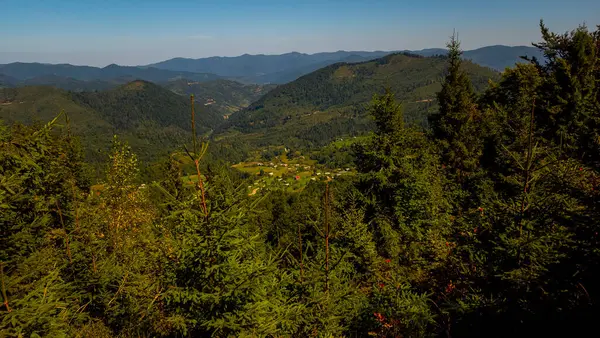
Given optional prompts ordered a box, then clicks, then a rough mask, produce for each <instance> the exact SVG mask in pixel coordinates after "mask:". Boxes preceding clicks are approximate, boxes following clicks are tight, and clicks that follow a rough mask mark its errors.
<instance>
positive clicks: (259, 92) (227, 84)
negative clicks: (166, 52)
mask: <svg viewBox="0 0 600 338" xmlns="http://www.w3.org/2000/svg"><path fill="white" fill-rule="evenodd" d="M161 85H162V86H163V87H165V88H168V89H170V90H172V91H173V92H175V93H177V94H181V95H185V96H189V95H190V94H193V95H194V96H195V98H196V101H198V102H199V103H200V104H202V105H205V106H211V107H212V108H214V109H216V110H218V111H219V112H222V114H223V115H229V114H231V113H233V112H235V111H238V110H240V109H243V108H246V107H247V106H248V105H250V104H251V103H252V102H254V101H256V100H258V99H259V98H260V97H261V96H263V95H265V94H266V93H267V92H269V91H270V90H271V89H273V88H275V87H276V86H275V85H254V84H242V83H239V82H236V81H231V80H215V81H209V82H197V81H190V80H185V79H183V80H175V81H169V82H165V83H161Z"/></svg>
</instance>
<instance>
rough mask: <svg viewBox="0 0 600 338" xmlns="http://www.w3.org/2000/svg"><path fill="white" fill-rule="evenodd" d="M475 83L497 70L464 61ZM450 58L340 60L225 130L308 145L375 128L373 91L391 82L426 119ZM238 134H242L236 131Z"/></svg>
mask: <svg viewBox="0 0 600 338" xmlns="http://www.w3.org/2000/svg"><path fill="white" fill-rule="evenodd" d="M465 67H466V69H467V72H468V74H469V76H470V78H471V79H472V80H473V83H474V86H475V88H477V89H478V90H482V89H483V88H485V86H487V83H488V80H490V79H496V78H498V76H499V74H497V73H496V72H494V71H492V70H489V69H486V68H482V67H479V66H477V65H475V64H472V63H469V62H465ZM444 68H445V59H444V58H442V57H430V58H425V57H420V56H417V55H411V54H394V55H390V56H386V57H384V58H381V59H377V60H373V61H368V62H363V63H357V64H345V63H339V64H335V65H331V66H328V67H325V68H323V69H320V70H318V71H316V72H313V73H311V74H309V75H306V76H303V77H301V78H300V79H298V80H296V81H294V82H292V83H289V84H286V85H282V86H279V87H277V88H276V89H274V90H272V91H270V92H269V93H268V94H267V95H265V96H264V97H262V98H261V99H259V100H258V101H256V102H255V103H253V104H252V105H250V106H249V107H248V108H246V109H244V110H242V111H240V112H238V113H236V114H233V115H232V116H231V118H230V119H229V120H228V121H227V123H225V124H223V125H222V126H221V128H220V131H221V132H229V133H232V131H237V132H241V133H244V134H245V135H242V136H241V137H247V138H248V140H249V141H250V142H254V141H256V142H258V144H261V145H265V144H282V143H284V142H285V143H287V144H290V145H294V146H298V145H302V146H307V145H323V144H326V143H328V142H330V141H331V140H333V139H334V138H335V137H339V136H343V135H352V134H356V133H360V132H364V131H366V130H370V129H371V126H370V122H369V118H368V115H367V113H366V109H365V105H364V103H365V102H368V101H369V99H370V98H371V96H372V95H373V93H381V92H383V90H384V88H387V87H389V88H390V89H391V90H392V92H393V93H394V94H395V95H396V98H397V99H398V100H401V101H403V102H404V106H405V118H406V120H407V121H408V122H410V123H413V124H419V125H425V124H426V120H427V116H428V115H429V114H430V113H431V112H433V111H435V110H436V107H437V101H436V98H435V93H436V91H438V90H439V89H440V86H441V80H442V75H443V72H444ZM233 135H235V136H234V137H236V138H237V137H240V135H239V134H237V133H233Z"/></svg>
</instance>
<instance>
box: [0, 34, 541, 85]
mask: <svg viewBox="0 0 600 338" xmlns="http://www.w3.org/2000/svg"><path fill="white" fill-rule="evenodd" d="M402 52H409V53H411V54H416V55H422V56H432V55H442V54H445V53H446V50H445V49H441V48H432V49H423V50H418V51H402ZM391 53H393V52H392V51H374V52H365V51H338V52H331V53H316V54H303V53H297V52H293V53H287V54H281V55H248V54H244V55H241V56H237V57H209V58H202V59H186V58H174V59H170V60H166V61H162V62H158V63H155V64H151V65H145V66H139V67H132V66H118V65H115V64H112V65H109V66H106V67H103V68H98V67H90V66H74V65H69V64H56V65H51V64H42V63H21V62H15V63H10V64H5V65H0V87H14V86H26V85H51V86H55V87H58V88H62V89H66V90H73V91H90V90H104V89H108V88H114V87H116V86H119V85H123V84H125V83H128V82H130V81H133V80H138V79H139V80H145V81H151V82H155V83H167V82H169V81H176V80H186V81H187V82H206V81H212V80H217V79H229V80H235V81H238V82H241V83H246V84H269V83H272V84H283V83H288V82H291V81H293V80H295V79H297V78H299V77H301V76H303V75H306V74H309V73H311V72H313V71H316V70H318V69H320V68H323V67H327V66H329V65H332V64H335V63H339V62H347V63H356V62H364V61H369V60H373V59H377V58H380V57H383V56H385V55H388V54H391ZM521 56H529V57H536V58H538V59H543V55H542V54H541V52H540V51H539V50H538V49H537V48H534V47H526V46H518V47H509V46H501V45H497V46H488V47H483V48H478V49H474V50H469V51H465V52H464V53H463V57H464V58H465V59H468V60H471V61H473V62H474V63H477V64H479V65H481V66H484V67H489V68H492V69H494V70H498V71H501V70H503V69H504V68H506V67H508V66H512V65H514V64H515V63H517V62H520V61H522V60H521Z"/></svg>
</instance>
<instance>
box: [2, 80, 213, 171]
mask: <svg viewBox="0 0 600 338" xmlns="http://www.w3.org/2000/svg"><path fill="white" fill-rule="evenodd" d="M60 111H65V112H66V113H67V114H68V116H69V118H70V120H71V124H72V127H73V132H74V133H75V134H77V135H80V136H81V137H82V144H83V146H84V148H85V150H86V155H87V158H88V160H90V161H96V160H97V159H99V158H101V157H102V156H103V155H101V154H99V152H102V151H104V150H106V149H107V147H108V146H109V144H110V142H111V140H112V136H113V135H115V134H116V135H119V136H120V137H121V138H122V139H124V140H125V141H127V142H128V143H129V144H130V145H131V146H132V148H133V149H134V150H135V151H136V153H138V154H139V155H140V157H141V158H142V159H143V160H147V161H152V160H155V159H156V158H157V157H158V156H159V155H161V154H166V153H168V152H169V151H171V150H173V149H175V148H177V147H179V146H181V145H182V144H183V143H184V142H186V141H187V140H188V138H189V130H190V128H191V127H190V119H189V116H190V115H189V114H190V102H189V99H187V98H185V97H182V96H180V95H177V94H175V93H172V92H171V91H169V90H167V89H164V88H162V87H160V86H157V85H154V84H152V83H149V82H145V81H134V82H131V83H129V84H126V85H123V86H120V87H117V88H115V89H112V90H109V91H104V92H81V93H72V92H67V91H64V90H60V89H56V88H52V87H45V86H31V87H20V88H4V89H1V90H0V119H3V120H5V122H7V123H9V124H10V123H12V122H22V123H26V124H30V123H34V122H36V121H39V122H47V121H49V120H52V118H54V117H55V116H56V115H57V114H58V113H59V112H60ZM196 112H197V113H196V121H197V125H198V132H199V133H203V134H207V133H209V132H211V130H212V129H213V128H215V126H216V125H217V124H218V123H220V122H222V121H223V118H222V116H221V115H220V114H219V113H218V112H216V111H215V110H214V109H211V108H210V107H203V106H199V107H197V109H196Z"/></svg>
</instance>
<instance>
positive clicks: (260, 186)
mask: <svg viewBox="0 0 600 338" xmlns="http://www.w3.org/2000/svg"><path fill="white" fill-rule="evenodd" d="M265 152H266V154H265ZM257 155H260V156H256V158H255V160H253V161H247V162H240V163H238V164H235V165H233V167H234V168H236V169H237V170H240V171H242V172H245V173H248V174H250V175H252V176H253V177H255V180H254V183H253V184H252V185H249V186H248V194H249V195H255V194H257V193H258V192H260V191H261V190H271V189H284V190H286V191H290V192H299V191H302V189H304V187H305V186H306V185H307V184H308V183H310V182H311V181H318V180H323V181H331V180H334V179H336V178H338V177H340V176H343V175H352V174H354V170H353V169H352V168H350V167H346V168H330V167H328V166H327V165H326V164H318V163H317V161H316V160H314V159H310V158H307V157H306V156H304V155H302V154H301V153H300V152H298V151H295V152H292V151H290V150H289V149H287V148H285V147H280V148H277V149H274V150H273V149H270V150H266V151H263V153H262V154H257Z"/></svg>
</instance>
